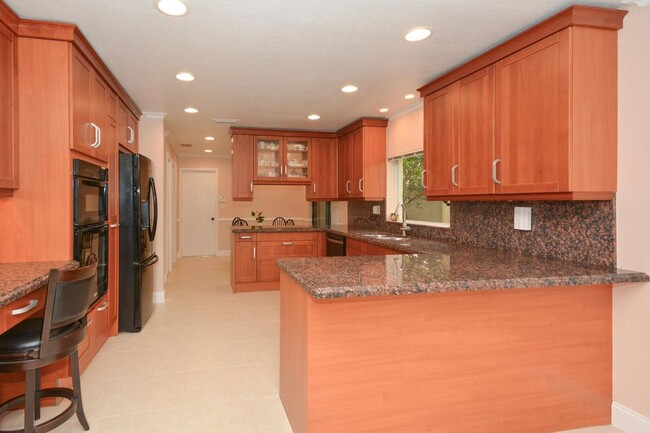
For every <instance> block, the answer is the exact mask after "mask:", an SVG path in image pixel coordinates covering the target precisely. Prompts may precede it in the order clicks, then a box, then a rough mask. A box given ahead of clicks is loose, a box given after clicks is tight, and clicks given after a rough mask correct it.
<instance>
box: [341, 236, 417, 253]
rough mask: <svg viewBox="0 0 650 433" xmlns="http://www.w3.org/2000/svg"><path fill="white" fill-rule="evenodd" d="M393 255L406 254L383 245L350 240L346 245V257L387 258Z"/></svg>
mask: <svg viewBox="0 0 650 433" xmlns="http://www.w3.org/2000/svg"><path fill="white" fill-rule="evenodd" d="M391 254H405V253H403V252H401V251H398V250H395V249H392V248H387V247H382V246H381V245H375V244H371V243H369V242H364V241H359V240H356V239H350V238H348V239H347V241H346V245H345V255H346V256H387V255H391Z"/></svg>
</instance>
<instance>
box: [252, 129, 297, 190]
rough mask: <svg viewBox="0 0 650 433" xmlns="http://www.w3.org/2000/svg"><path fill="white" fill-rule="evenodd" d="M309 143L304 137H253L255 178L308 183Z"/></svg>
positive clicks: (263, 180) (262, 180) (257, 179)
mask: <svg viewBox="0 0 650 433" xmlns="http://www.w3.org/2000/svg"><path fill="white" fill-rule="evenodd" d="M309 144H310V140H309V139H305V138H290V137H274V136H264V137H260V136H257V137H255V156H256V157H255V163H256V169H255V180H256V181H260V182H269V183H271V182H273V183H275V182H295V183H308V182H309V180H310V176H309Z"/></svg>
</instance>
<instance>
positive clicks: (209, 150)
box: [204, 149, 212, 153]
mask: <svg viewBox="0 0 650 433" xmlns="http://www.w3.org/2000/svg"><path fill="white" fill-rule="evenodd" d="M204 152H205V153H212V149H205V150H204Z"/></svg>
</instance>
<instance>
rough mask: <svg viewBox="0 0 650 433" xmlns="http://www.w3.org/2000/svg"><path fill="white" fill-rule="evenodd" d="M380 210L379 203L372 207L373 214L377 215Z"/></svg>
mask: <svg viewBox="0 0 650 433" xmlns="http://www.w3.org/2000/svg"><path fill="white" fill-rule="evenodd" d="M380 212H381V208H380V207H379V205H375V206H373V207H372V214H373V215H379V213H380Z"/></svg>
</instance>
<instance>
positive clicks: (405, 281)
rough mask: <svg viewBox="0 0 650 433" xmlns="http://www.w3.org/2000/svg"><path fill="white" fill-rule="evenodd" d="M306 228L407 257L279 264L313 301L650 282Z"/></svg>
mask: <svg viewBox="0 0 650 433" xmlns="http://www.w3.org/2000/svg"><path fill="white" fill-rule="evenodd" d="M308 229H309V230H320V231H327V232H331V233H336V234H340V235H344V236H347V237H349V238H353V239H359V240H362V241H365V242H368V243H372V244H376V245H381V246H385V247H388V248H393V249H397V250H401V251H404V252H405V254H404V255H389V256H355V257H318V258H302V259H280V260H278V266H279V267H280V269H282V270H283V271H285V272H287V273H288V274H289V275H290V276H291V277H292V278H293V279H294V280H296V281H297V282H298V283H299V284H300V285H301V286H303V287H304V288H305V290H307V292H308V293H309V294H310V295H311V296H313V297H314V298H323V299H324V298H346V297H364V296H384V295H406V294H418V293H445V292H461V291H479V290H499V289H513V288H529V287H550V286H574V285H596V284H616V283H630V282H643V281H650V277H649V276H648V275H646V274H645V273H643V272H635V271H626V270H622V269H609V268H595V267H587V266H583V265H578V264H574V263H570V262H562V261H557V260H548V259H543V258H537V257H530V256H522V255H519V254H516V253H511V252H507V251H497V250H492V249H484V248H477V247H471V246H466V245H460V244H452V243H446V242H438V241H430V240H426V239H418V238H408V239H405V240H402V241H391V240H378V239H374V238H368V237H366V236H363V235H364V234H367V233H369V232H371V231H369V230H363V229H355V228H350V227H346V226H332V227H327V228H308ZM264 230H265V229H262V231H264ZM276 231H281V230H276ZM391 236H394V235H391Z"/></svg>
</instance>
